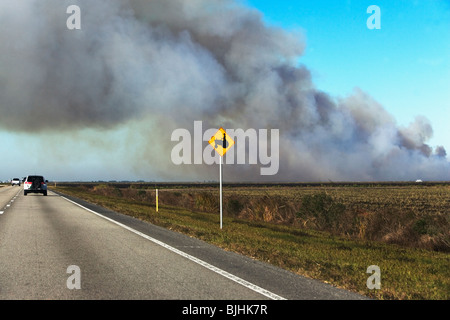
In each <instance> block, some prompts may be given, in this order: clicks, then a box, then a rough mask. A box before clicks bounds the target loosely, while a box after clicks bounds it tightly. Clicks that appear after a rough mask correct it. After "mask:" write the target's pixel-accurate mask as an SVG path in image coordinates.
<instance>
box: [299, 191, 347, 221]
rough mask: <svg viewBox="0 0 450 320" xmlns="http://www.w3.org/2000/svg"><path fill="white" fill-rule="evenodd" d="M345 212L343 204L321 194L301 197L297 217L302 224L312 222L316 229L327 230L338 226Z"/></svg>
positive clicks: (323, 193)
mask: <svg viewBox="0 0 450 320" xmlns="http://www.w3.org/2000/svg"><path fill="white" fill-rule="evenodd" d="M345 210H346V207H345V205H344V204H342V203H340V202H337V201H336V200H334V199H333V198H332V197H331V196H329V195H328V194H326V193H325V192H322V193H318V194H313V195H305V196H303V198H302V203H301V206H300V209H299V211H298V212H297V217H299V218H300V219H302V220H303V221H304V224H307V223H308V222H312V223H313V224H314V225H315V226H316V228H318V229H321V230H329V229H332V228H335V227H337V226H338V225H339V222H340V219H341V218H342V217H343V215H344V213H345Z"/></svg>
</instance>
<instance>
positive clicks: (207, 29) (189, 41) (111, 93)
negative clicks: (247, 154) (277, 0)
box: [0, 0, 450, 181]
mask: <svg viewBox="0 0 450 320" xmlns="http://www.w3.org/2000/svg"><path fill="white" fill-rule="evenodd" d="M72 4H75V5H78V6H79V7H80V8H81V12H82V14H81V27H82V28H81V30H76V31H70V30H68V29H67V27H66V20H67V18H68V14H66V8H67V7H68V6H69V5H72ZM303 50H304V43H303V41H302V40H301V36H300V35H299V34H292V33H288V32H286V31H284V30H282V29H277V28H273V27H268V26H266V25H265V24H264V23H263V21H262V16H261V14H260V13H259V12H257V11H255V10H251V9H249V8H246V7H244V6H242V5H240V4H239V3H237V2H235V1H233V0H189V1H185V0H151V1H148V0H128V1H127V0H122V1H120V0H107V1H106V0H98V1H87V0H86V1H75V0H70V1H61V0H39V1H38V0H36V1H32V0H21V1H12V0H3V1H1V2H0V111H1V116H0V130H3V131H16V132H24V133H33V134H53V133H55V134H56V133H57V134H58V135H67V136H68V137H70V135H71V134H72V133H73V132H77V131H79V130H84V129H86V128H88V129H93V130H97V132H102V130H103V131H104V132H109V131H108V130H113V129H114V128H124V127H128V128H129V129H128V130H127V131H126V132H127V137H126V138H123V139H122V140H121V141H115V142H111V141H108V139H107V138H104V137H103V138H99V139H104V140H103V141H104V143H105V144H113V143H122V144H123V146H122V147H123V148H124V149H125V150H126V153H127V155H128V158H127V159H128V160H129V161H130V164H131V166H132V167H133V168H134V169H136V170H137V171H138V172H139V171H141V172H144V171H145V170H146V168H150V167H151V168H152V170H156V171H158V172H159V174H160V175H161V176H163V177H167V178H168V179H174V180H184V179H199V180H207V179H208V174H210V176H209V177H210V178H211V177H213V178H216V172H215V170H216V169H214V170H212V169H206V171H207V174H205V175H203V176H201V177H199V176H198V173H199V172H201V171H204V170H205V169H204V168H203V167H204V166H196V165H190V166H179V167H176V166H174V165H172V164H171V160H170V150H171V148H172V147H173V143H172V142H171V141H170V135H171V132H172V131H173V130H174V129H176V128H187V129H192V127H193V123H194V121H195V120H202V121H203V122H204V127H205V128H214V127H220V126H223V127H224V128H242V129H244V130H246V129H248V128H255V129H260V128H268V129H270V128H276V129H279V130H280V171H279V174H277V175H275V176H273V177H267V176H266V177H261V176H259V174H258V172H259V167H257V168H256V169H255V168H254V166H239V165H236V166H232V167H231V166H230V167H228V168H227V169H226V170H227V174H228V179H229V180H233V179H234V180H238V179H239V180H258V179H264V180H268V179H272V180H288V181H299V180H328V179H330V180H405V179H415V178H416V177H420V178H426V179H432V180H448V179H450V165H449V162H448V161H447V160H446V151H445V150H444V149H443V147H437V148H436V149H433V148H432V147H430V146H429V145H428V144H427V141H429V139H430V138H431V137H432V134H433V130H432V128H431V125H430V123H429V122H428V121H427V120H426V119H425V118H422V117H417V119H416V121H415V122H414V123H412V124H411V125H410V126H409V127H405V128H403V127H399V126H398V125H397V124H396V122H395V119H393V118H392V116H391V115H390V114H389V113H388V112H387V111H386V110H385V109H384V108H383V107H382V106H381V105H379V104H378V103H377V102H376V101H375V100H374V99H373V98H371V97H370V96H368V95H367V94H366V93H364V92H362V91H361V90H359V89H355V92H354V94H352V95H351V96H349V97H347V98H344V99H337V98H333V97H330V96H329V95H327V94H326V93H324V92H321V91H319V90H317V89H316V88H315V87H314V85H313V81H312V79H311V75H310V72H309V71H308V69H307V68H306V67H304V66H299V65H298V62H297V61H298V57H299V56H301V54H302V52H303ZM91 139H92V140H94V138H92V137H91ZM98 144H99V141H97V142H96V143H94V145H95V146H98ZM208 170H209V171H208Z"/></svg>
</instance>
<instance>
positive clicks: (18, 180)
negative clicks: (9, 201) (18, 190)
mask: <svg viewBox="0 0 450 320" xmlns="http://www.w3.org/2000/svg"><path fill="white" fill-rule="evenodd" d="M11 185H12V186H19V187H20V179H19V178H14V179H12V180H11Z"/></svg>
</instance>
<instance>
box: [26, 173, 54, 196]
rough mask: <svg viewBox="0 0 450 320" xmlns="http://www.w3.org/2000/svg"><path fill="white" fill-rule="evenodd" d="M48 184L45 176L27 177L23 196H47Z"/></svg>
mask: <svg viewBox="0 0 450 320" xmlns="http://www.w3.org/2000/svg"><path fill="white" fill-rule="evenodd" d="M47 182H48V180H45V179H44V177H43V176H35V175H33V176H27V178H26V179H25V181H24V183H23V194H24V195H25V196H26V195H27V194H28V193H42V194H43V195H44V196H46V195H47Z"/></svg>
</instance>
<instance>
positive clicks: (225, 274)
mask: <svg viewBox="0 0 450 320" xmlns="http://www.w3.org/2000/svg"><path fill="white" fill-rule="evenodd" d="M61 198H63V199H64V200H67V201H69V202H71V203H73V204H75V205H77V206H79V207H81V208H83V209H85V210H87V211H89V212H92V213H93V214H96V215H98V216H99V217H102V218H104V219H106V220H108V221H111V222H113V223H115V224H117V225H118V226H121V227H122V228H125V229H127V230H129V231H131V232H133V233H135V234H137V235H139V236H141V237H143V238H145V239H147V240H150V241H152V242H153V243H156V244H158V245H160V246H162V247H164V248H166V249H168V250H170V251H172V252H174V253H176V254H178V255H180V256H182V257H185V258H187V259H189V260H191V261H193V262H195V263H197V264H199V265H201V266H203V267H205V268H207V269H209V270H211V271H214V272H216V273H218V274H220V275H221V276H223V277H225V278H228V279H230V280H233V281H234V282H237V283H239V284H240V285H242V286H244V287H246V288H248V289H251V290H253V291H255V292H257V293H260V294H262V295H264V296H266V297H268V298H270V299H272V300H286V299H285V298H283V297H281V296H279V295H277V294H275V293H272V292H270V291H268V290H266V289H263V288H261V287H259V286H257V285H255V284H253V283H250V282H248V281H246V280H244V279H241V278H239V277H237V276H235V275H233V274H231V273H228V272H226V271H224V270H222V269H220V268H217V267H215V266H213V265H211V264H209V263H207V262H205V261H203V260H200V259H198V258H196V257H194V256H191V255H190V254H187V253H185V252H183V251H180V250H178V249H176V248H174V247H172V246H169V245H168V244H166V243H164V242H162V241H159V240H157V239H154V238H152V237H150V236H148V235H146V234H144V233H142V232H139V231H137V230H135V229H133V228H130V227H129V226H127V225H124V224H122V223H120V222H117V221H115V220H113V219H111V218H108V217H106V216H104V215H102V214H100V213H98V212H95V211H94V210H91V209H89V208H86V207H85V206H82V205H81V204H79V203H76V202H74V201H72V200H70V199H67V198H66V197H63V196H61Z"/></svg>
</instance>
